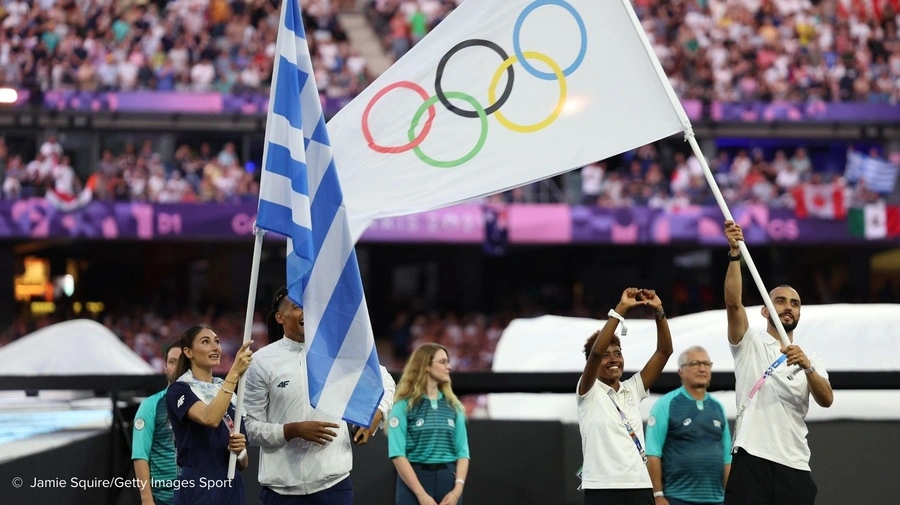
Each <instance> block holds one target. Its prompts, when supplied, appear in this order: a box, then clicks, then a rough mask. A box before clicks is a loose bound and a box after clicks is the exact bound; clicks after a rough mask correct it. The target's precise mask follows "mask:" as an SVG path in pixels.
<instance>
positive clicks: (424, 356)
mask: <svg viewBox="0 0 900 505" xmlns="http://www.w3.org/2000/svg"><path fill="white" fill-rule="evenodd" d="M438 351H444V352H445V353H447V357H448V358H449V357H450V353H449V352H447V348H446V347H444V346H442V345H440V344H434V343H430V342H429V343H425V344H422V345H420V346H419V347H417V348H416V350H415V351H413V353H412V355H411V356H410V357H409V361H407V362H406V366H405V367H403V375H402V376H401V377H400V383H399V384H397V392H396V393H395V394H394V402H399V401H400V400H403V399H409V408H410V409H411V408H413V407H414V406H415V405H416V403H417V402H418V401H419V400H421V399H422V396H424V395H425V387H426V385H427V384H428V367H429V366H431V362H432V360H434V356H435V355H436V354H437V353H438ZM438 389H439V390H440V391H441V393H443V394H444V399H445V400H447V403H449V404H450V406H451V407H453V408H455V409H457V410H462V408H463V407H462V403H461V402H460V401H459V398H457V397H456V395H455V394H453V387H452V386H451V385H450V381H447V382H445V383H443V384H438Z"/></svg>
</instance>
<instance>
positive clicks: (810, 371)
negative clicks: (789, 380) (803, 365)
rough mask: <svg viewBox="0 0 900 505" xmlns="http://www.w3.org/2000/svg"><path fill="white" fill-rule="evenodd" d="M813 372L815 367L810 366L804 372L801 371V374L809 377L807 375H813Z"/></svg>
mask: <svg viewBox="0 0 900 505" xmlns="http://www.w3.org/2000/svg"><path fill="white" fill-rule="evenodd" d="M815 371H816V367H814V366H810V367H809V368H807V369H806V370H803V373H805V374H806V375H809V374H811V373H813V372H815Z"/></svg>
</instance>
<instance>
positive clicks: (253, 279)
mask: <svg viewBox="0 0 900 505" xmlns="http://www.w3.org/2000/svg"><path fill="white" fill-rule="evenodd" d="M253 234H254V235H255V236H256V240H254V241H253V260H252V261H253V262H252V263H251V265H250V287H249V291H248V293H247V315H246V316H245V317H244V343H245V344H246V343H247V342H249V341H250V337H251V335H252V332H253V315H254V313H255V312H256V289H257V286H258V285H259V261H260V256H261V255H262V243H263V237H264V236H265V235H266V230H263V229H261V228H257V227H256V225H253ZM246 381H247V374H246V373H244V374H242V375H241V378H240V379H239V380H238V391H237V404H236V405H235V407H234V428H233V429H232V433H240V432H241V418H242V417H243V415H242V414H243V412H244V383H245V382H246ZM236 466H237V454H235V453H233V452H232V453H229V455H228V479H229V480H230V479H233V478H234V469H235V467H236Z"/></svg>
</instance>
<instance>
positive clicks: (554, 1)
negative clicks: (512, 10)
mask: <svg viewBox="0 0 900 505" xmlns="http://www.w3.org/2000/svg"><path fill="white" fill-rule="evenodd" d="M542 5H556V6H559V7H562V8H563V9H566V10H567V11H569V13H570V14H572V17H573V18H575V22H576V23H578V30H579V31H580V32H581V48H580V49H579V50H578V57H576V58H575V61H574V62H572V64H571V65H569V67H568V68H566V69H565V70H563V75H564V76H566V77H568V76H569V74H571V73H572V72H574V71H575V70H576V69H577V68H578V67H579V66H581V62H582V61H584V56H585V54H586V53H587V28H585V26H584V20H583V19H581V15H580V14H578V11H577V10H575V7H572V6H571V5H570V4H569V3H568V2H566V1H565V0H535V1H534V2H532V3H531V4H529V5H528V7H525V9H524V10H523V11H522V13H521V14H519V18H518V19H516V25H515V28H513V51H515V55H516V56H518V57H519V63H521V64H522V68H524V69H525V70H526V71H527V72H528V73H529V74H531V75H533V76H535V77H537V78H540V79H544V80H545V81H555V80H556V74H554V73H553V72H541V71H540V70H538V69H536V68H534V67H533V66H532V65H531V63H528V60H527V59H526V58H525V55H524V54H523V53H522V45H521V43H520V42H519V38H520V36H521V31H522V23H524V22H525V18H527V17H528V15H529V14H531V12H532V11H533V10H535V9H537V8H538V7H541V6H542Z"/></svg>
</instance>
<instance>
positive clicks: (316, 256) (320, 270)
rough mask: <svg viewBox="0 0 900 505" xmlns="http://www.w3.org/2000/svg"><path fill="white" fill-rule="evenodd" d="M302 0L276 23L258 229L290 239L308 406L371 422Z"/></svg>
mask: <svg viewBox="0 0 900 505" xmlns="http://www.w3.org/2000/svg"><path fill="white" fill-rule="evenodd" d="M297 2H298V0H285V1H284V3H283V5H282V13H281V21H280V23H279V25H278V40H277V42H276V52H275V70H274V75H273V76H272V90H271V95H270V105H269V115H268V118H267V120H266V144H265V152H264V153H263V171H262V179H261V181H260V190H259V214H258V216H257V225H258V226H259V227H260V228H264V229H266V230H270V231H274V232H276V233H280V234H282V235H285V236H287V237H288V245H287V281H288V282H287V284H288V296H289V297H290V298H291V300H294V302H296V303H297V304H298V305H301V306H302V307H303V315H304V328H305V330H306V345H307V349H308V351H307V359H306V363H307V376H308V379H309V398H310V403H311V404H312V406H313V407H314V408H316V409H318V410H321V411H324V412H327V413H329V414H333V415H336V416H339V417H341V418H342V419H344V420H346V421H349V422H351V423H353V424H356V425H357V426H369V425H370V424H371V421H372V417H373V416H374V414H375V409H376V408H377V407H378V404H379V402H380V401H381V397H382V395H383V394H384V387H383V385H382V380H381V370H380V368H379V365H378V354H377V352H376V350H375V339H374V336H373V334H372V325H371V323H370V321H369V311H368V309H367V307H366V298H365V295H364V293H363V286H362V279H361V277H360V274H359V264H358V263H357V260H356V252H355V251H354V249H353V242H352V241H351V240H350V231H349V227H348V221H347V215H346V214H347V213H346V209H345V208H344V204H343V196H342V193H341V186H340V184H339V181H338V175H337V170H336V169H335V165H334V160H333V159H332V154H331V145H330V143H329V141H328V132H327V130H326V128H325V116H324V115H323V114H322V104H321V101H320V98H319V92H318V90H317V89H316V80H315V78H314V77H313V69H312V63H311V61H310V57H309V48H308V46H307V42H306V34H305V33H304V30H303V21H302V19H301V12H300V5H299V4H298V3H297Z"/></svg>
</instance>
